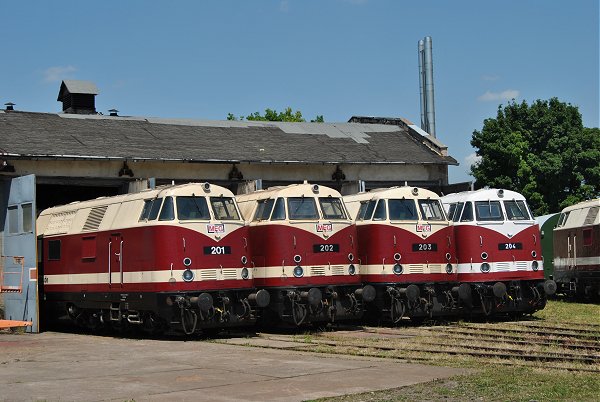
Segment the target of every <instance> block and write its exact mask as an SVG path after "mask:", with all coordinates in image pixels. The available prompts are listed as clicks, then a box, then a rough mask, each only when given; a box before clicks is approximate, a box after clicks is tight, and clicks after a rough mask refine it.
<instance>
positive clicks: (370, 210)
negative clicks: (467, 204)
mask: <svg viewBox="0 0 600 402" xmlns="http://www.w3.org/2000/svg"><path fill="white" fill-rule="evenodd" d="M344 202H345V203H346V206H347V208H348V210H349V211H350V213H351V215H352V216H353V217H355V218H356V226H357V231H358V242H359V248H358V256H359V262H360V267H361V277H362V279H363V282H364V283H368V284H371V285H373V286H374V287H375V289H376V291H377V296H376V298H375V300H374V301H373V303H370V306H371V307H375V308H372V309H371V311H370V314H374V315H375V316H377V318H379V319H381V320H384V321H391V322H394V323H396V322H398V321H400V320H401V319H402V318H403V317H411V318H415V319H416V318H419V317H427V316H434V315H447V314H450V313H454V312H456V311H457V309H458V308H459V300H458V289H456V288H455V286H454V285H455V282H456V280H457V270H456V253H455V241H454V231H453V227H452V222H449V221H448V219H447V218H446V214H445V213H444V209H443V207H442V203H441V202H440V197H439V196H438V195H437V194H435V193H434V192H432V191H429V190H426V189H422V188H416V187H406V186H405V187H392V188H384V189H376V190H372V191H370V192H368V193H359V194H354V195H348V196H344Z"/></svg>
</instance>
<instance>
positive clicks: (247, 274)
mask: <svg viewBox="0 0 600 402" xmlns="http://www.w3.org/2000/svg"><path fill="white" fill-rule="evenodd" d="M37 230H38V234H39V235H40V237H41V240H42V249H43V253H42V254H43V255H42V264H43V266H42V269H43V274H44V284H43V293H44V296H43V297H44V306H45V310H46V312H45V314H46V315H47V317H50V318H48V319H52V317H57V316H59V317H64V316H67V317H69V318H71V319H72V320H74V321H75V322H77V323H78V324H80V325H83V326H88V327H91V328H96V327H99V326H113V327H123V326H127V325H133V326H139V327H141V328H145V329H148V330H151V331H156V330H164V329H167V328H173V329H176V330H181V331H183V332H185V333H187V334H191V333H194V332H196V331H198V330H200V329H206V328H220V327H226V326H235V325H247V324H251V323H253V322H254V321H255V320H256V316H257V309H258V308H260V307H265V306H266V305H267V304H268V303H269V295H268V293H267V292H266V291H263V292H257V291H255V290H254V283H253V271H252V269H251V265H250V261H249V258H250V256H249V252H250V250H249V238H248V227H247V226H245V223H244V221H243V219H242V218H241V216H240V214H239V211H238V208H237V205H236V201H235V197H234V196H233V194H232V193H231V192H230V191H229V190H227V189H225V188H223V187H219V186H216V185H211V184H208V183H204V184H198V183H190V184H185V185H172V186H164V187H159V188H157V189H153V190H146V191H142V192H139V193H135V194H126V195H120V196H115V197H103V198H99V199H95V200H90V201H84V202H75V203H71V204H68V205H64V206H58V207H53V208H50V209H47V210H45V211H43V212H42V213H41V214H40V216H39V218H38V220H37Z"/></svg>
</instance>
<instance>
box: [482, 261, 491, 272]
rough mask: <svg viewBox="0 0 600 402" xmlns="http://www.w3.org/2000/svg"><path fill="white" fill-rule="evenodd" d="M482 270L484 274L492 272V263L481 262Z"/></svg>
mask: <svg viewBox="0 0 600 402" xmlns="http://www.w3.org/2000/svg"><path fill="white" fill-rule="evenodd" d="M481 272H483V273H484V274H487V273H488V272H490V264H488V263H487V262H484V263H483V264H481Z"/></svg>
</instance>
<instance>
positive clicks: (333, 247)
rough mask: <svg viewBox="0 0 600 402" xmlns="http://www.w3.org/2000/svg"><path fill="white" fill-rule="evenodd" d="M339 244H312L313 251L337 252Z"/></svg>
mask: <svg viewBox="0 0 600 402" xmlns="http://www.w3.org/2000/svg"><path fill="white" fill-rule="evenodd" d="M339 251H340V245H339V244H313V253H339Z"/></svg>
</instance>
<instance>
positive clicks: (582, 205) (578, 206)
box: [561, 198, 600, 213]
mask: <svg viewBox="0 0 600 402" xmlns="http://www.w3.org/2000/svg"><path fill="white" fill-rule="evenodd" d="M592 207H600V198H596V199H594V200H589V201H583V202H580V203H577V204H575V205H571V206H570V207H566V208H564V209H563V210H562V211H561V212H563V213H564V212H570V211H574V210H576V209H584V208H592Z"/></svg>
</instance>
